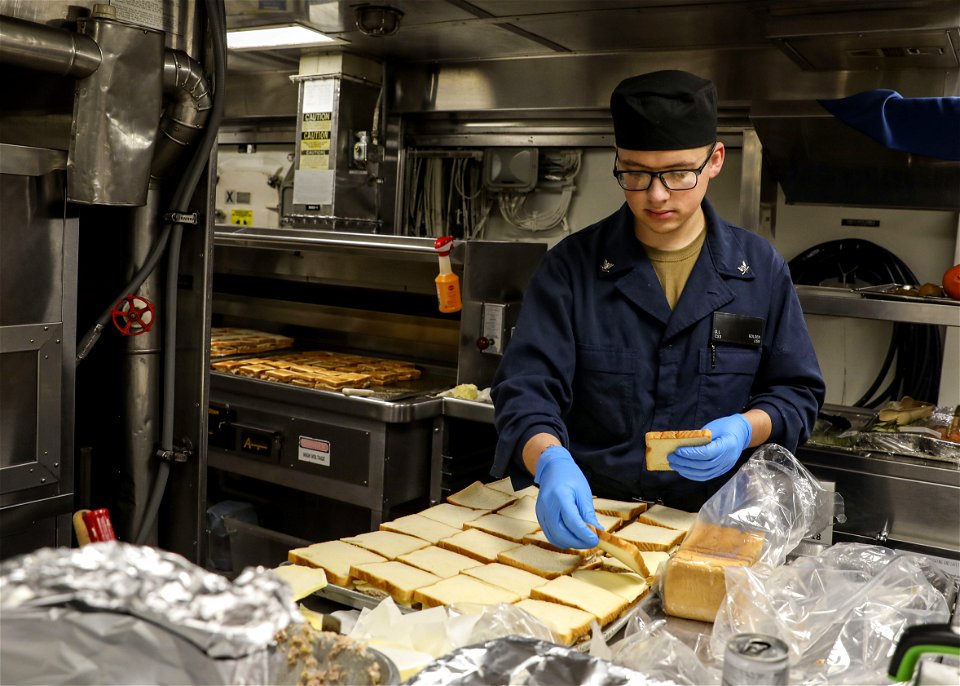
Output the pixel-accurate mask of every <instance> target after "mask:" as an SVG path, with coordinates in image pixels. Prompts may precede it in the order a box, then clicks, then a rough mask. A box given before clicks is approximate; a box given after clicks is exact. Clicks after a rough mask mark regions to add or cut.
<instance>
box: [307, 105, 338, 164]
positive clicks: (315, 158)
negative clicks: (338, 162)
mask: <svg viewBox="0 0 960 686" xmlns="http://www.w3.org/2000/svg"><path fill="white" fill-rule="evenodd" d="M332 121H333V112H304V114H303V122H302V126H301V131H300V167H299V168H300V169H330V136H331V133H332V132H331V130H330V124H331V122H332Z"/></svg>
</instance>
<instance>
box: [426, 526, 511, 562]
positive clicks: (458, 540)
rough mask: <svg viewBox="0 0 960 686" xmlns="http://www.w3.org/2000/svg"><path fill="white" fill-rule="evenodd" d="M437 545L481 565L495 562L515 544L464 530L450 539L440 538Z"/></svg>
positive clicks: (477, 531)
mask: <svg viewBox="0 0 960 686" xmlns="http://www.w3.org/2000/svg"><path fill="white" fill-rule="evenodd" d="M437 545H438V546H440V547H441V548H445V549H447V550H452V551H453V552H455V553H460V554H461V555H466V556H467V557H472V558H473V559H474V560H479V561H480V562H483V563H485V564H486V563H490V562H496V561H497V556H498V555H499V554H500V553H502V552H504V551H507V550H510V549H511V548H516V547H517V544H516V543H514V542H513V541H508V540H507V539H505V538H500V537H499V536H494V535H493V534H488V533H487V532H485V531H480V530H479V529H465V530H464V531H461V532H460V533H458V534H454V535H453V536H451V537H450V538H441V539H440V540H439V541H437Z"/></svg>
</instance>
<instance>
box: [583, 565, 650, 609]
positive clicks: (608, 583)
mask: <svg viewBox="0 0 960 686" xmlns="http://www.w3.org/2000/svg"><path fill="white" fill-rule="evenodd" d="M573 578H574V579H580V580H581V581H586V582H587V583H588V584H592V585H594V586H597V587H599V588H602V589H604V590H605V591H610V592H611V593H616V594H617V595H618V596H620V597H621V598H623V599H624V600H626V601H627V602H628V603H631V604H632V603H633V602H634V601H636V600H639V599H640V598H642V597H644V596H645V595H647V593H648V592H649V591H650V585H649V584H648V583H647V580H646V579H644V578H643V577H641V576H639V575H638V574H634V573H633V572H624V573H623V574H618V573H616V572H606V571H604V570H602V569H578V570H577V571H575V572H574V573H573Z"/></svg>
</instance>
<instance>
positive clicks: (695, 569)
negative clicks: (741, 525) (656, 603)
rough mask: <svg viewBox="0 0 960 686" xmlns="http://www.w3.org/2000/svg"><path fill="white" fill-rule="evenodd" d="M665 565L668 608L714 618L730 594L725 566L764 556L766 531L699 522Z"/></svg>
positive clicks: (704, 619) (677, 614) (665, 605)
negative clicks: (745, 529)
mask: <svg viewBox="0 0 960 686" xmlns="http://www.w3.org/2000/svg"><path fill="white" fill-rule="evenodd" d="M690 534H691V536H692V540H691V541H690V542H689V544H688V542H687V541H686V540H685V541H684V542H683V545H681V546H680V549H679V550H678V551H677V552H676V553H674V554H673V556H671V557H670V559H669V560H668V561H667V564H666V565H665V567H664V572H663V587H662V589H661V594H662V596H663V609H664V611H665V612H666V613H667V614H669V615H672V616H674V617H683V618H685V619H696V620H699V621H701V622H712V621H713V620H714V619H715V618H716V615H717V611H718V610H719V609H720V604H721V603H722V602H723V599H724V597H725V596H726V581H725V576H724V570H726V569H727V568H728V567H748V566H750V565H752V564H754V563H755V562H757V561H758V560H759V559H760V555H761V553H762V551H763V541H764V538H765V536H764V534H763V533H762V532H759V531H742V530H740V529H737V528H735V527H724V526H718V525H715V524H707V523H705V522H699V521H698V522H697V524H696V525H695V526H694V527H693V531H691V532H690Z"/></svg>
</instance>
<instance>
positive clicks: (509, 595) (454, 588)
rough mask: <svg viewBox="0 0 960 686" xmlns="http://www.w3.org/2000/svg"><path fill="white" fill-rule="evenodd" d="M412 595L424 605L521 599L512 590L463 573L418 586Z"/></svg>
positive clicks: (495, 602) (506, 601) (509, 601)
mask: <svg viewBox="0 0 960 686" xmlns="http://www.w3.org/2000/svg"><path fill="white" fill-rule="evenodd" d="M413 597H414V600H416V601H417V602H419V603H420V604H421V605H423V606H424V607H437V606H438V605H453V604H454V603H477V604H479V605H496V604H497V603H515V602H517V601H518V600H521V598H520V596H519V595H517V594H516V593H514V592H513V591H509V590H507V589H505V588H501V587H500V586H493V585H491V584H488V583H486V582H485V581H481V580H480V579H475V578H474V577H472V576H466V575H464V574H458V575H457V576H454V577H450V578H449V579H443V580H442V581H438V582H437V583H435V584H432V585H430V586H424V587H423V588H418V589H417V590H416V592H415V593H414V594H413Z"/></svg>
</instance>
